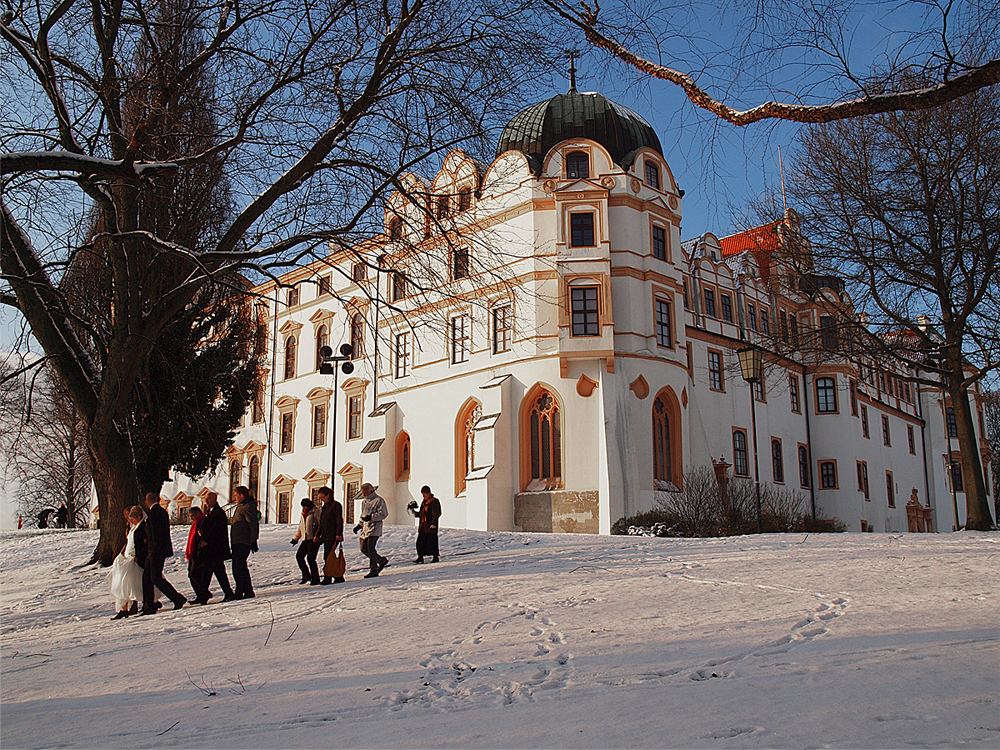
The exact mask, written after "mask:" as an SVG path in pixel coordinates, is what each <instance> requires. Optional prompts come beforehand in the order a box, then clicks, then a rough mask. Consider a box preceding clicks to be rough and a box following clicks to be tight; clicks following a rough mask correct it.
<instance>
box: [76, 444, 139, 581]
mask: <svg viewBox="0 0 1000 750" xmlns="http://www.w3.org/2000/svg"><path fill="white" fill-rule="evenodd" d="M87 443H88V448H89V450H90V457H91V459H92V460H93V465H94V485H95V487H96V488H97V503H98V510H99V517H100V519H101V536H100V539H99V540H98V542H97V548H96V549H95V550H94V556H93V558H91V559H92V560H93V561H95V562H99V563H100V564H101V565H105V566H107V565H111V563H112V561H113V560H114V559H115V555H117V554H118V553H119V552H120V551H121V549H122V547H124V546H125V532H126V529H125V516H124V513H123V511H124V509H125V508H126V507H128V506H130V505H135V504H136V503H138V502H139V486H138V484H137V483H136V479H135V464H134V461H133V458H132V446H131V444H130V443H129V439H128V436H127V435H123V434H122V433H121V432H119V431H118V429H117V427H116V426H115V425H114V424H112V425H111V426H110V429H108V430H107V431H99V430H95V429H91V430H90V433H89V436H88V440H87Z"/></svg>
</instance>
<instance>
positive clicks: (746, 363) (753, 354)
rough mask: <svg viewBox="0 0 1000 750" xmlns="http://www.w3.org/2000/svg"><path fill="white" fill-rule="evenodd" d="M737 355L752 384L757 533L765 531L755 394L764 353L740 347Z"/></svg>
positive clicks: (741, 367) (748, 380)
mask: <svg viewBox="0 0 1000 750" xmlns="http://www.w3.org/2000/svg"><path fill="white" fill-rule="evenodd" d="M736 355H737V356H738V357H739V358H740V372H741V374H742V375H743V379H744V380H745V381H746V382H747V384H748V385H749V386H750V420H751V422H752V423H753V477H754V483H755V484H756V486H757V533H758V534H763V533H764V519H763V518H762V516H761V510H760V461H759V458H758V455H757V401H756V399H755V398H754V395H753V386H754V383H759V382H760V381H761V379H762V378H763V377H764V361H763V353H762V352H761V350H760V349H758V348H757V347H756V346H748V347H745V348H743V349H739V350H737V352H736Z"/></svg>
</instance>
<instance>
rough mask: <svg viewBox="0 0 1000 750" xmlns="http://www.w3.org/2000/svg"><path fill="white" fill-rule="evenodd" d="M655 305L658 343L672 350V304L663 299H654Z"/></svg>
mask: <svg viewBox="0 0 1000 750" xmlns="http://www.w3.org/2000/svg"><path fill="white" fill-rule="evenodd" d="M653 304H654V305H655V307H656V309H655V313H656V343H657V345H659V346H664V347H666V348H668V349H672V348H673V346H674V342H673V336H672V335H671V329H672V326H671V323H670V303H669V302H668V301H667V300H665V299H663V298H662V297H654V298H653Z"/></svg>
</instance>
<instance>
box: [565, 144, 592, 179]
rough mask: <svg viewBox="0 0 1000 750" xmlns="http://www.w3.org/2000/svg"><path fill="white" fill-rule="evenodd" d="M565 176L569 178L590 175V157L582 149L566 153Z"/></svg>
mask: <svg viewBox="0 0 1000 750" xmlns="http://www.w3.org/2000/svg"><path fill="white" fill-rule="evenodd" d="M566 176H567V177H568V178H570V179H580V178H586V177H590V157H589V156H587V154H585V153H584V152H583V151H570V152H569V153H568V154H566Z"/></svg>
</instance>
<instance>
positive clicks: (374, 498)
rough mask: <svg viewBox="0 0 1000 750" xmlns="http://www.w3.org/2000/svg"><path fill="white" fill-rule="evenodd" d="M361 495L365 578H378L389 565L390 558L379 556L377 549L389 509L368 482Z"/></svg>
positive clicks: (363, 486)
mask: <svg viewBox="0 0 1000 750" xmlns="http://www.w3.org/2000/svg"><path fill="white" fill-rule="evenodd" d="M361 494H362V495H364V497H365V499H364V500H363V501H362V502H361V516H360V521H361V524H362V526H361V553H362V554H363V555H364V556H365V557H367V558H368V575H366V576H365V578H378V574H379V573H381V572H382V568H384V567H385V566H386V565H388V564H389V558H387V557H382V556H381V555H379V553H378V550H377V549H376V547H377V545H378V538H379V537H380V536H382V521H384V520H385V519H386V518H387V517H388V515H389V509H388V507H386V504H385V500H383V499H382V498H381V497H379V496H378V495H376V494H375V488H374V487H372V486H371V484H369V483H368V482H365V483H364V484H363V485H361Z"/></svg>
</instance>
